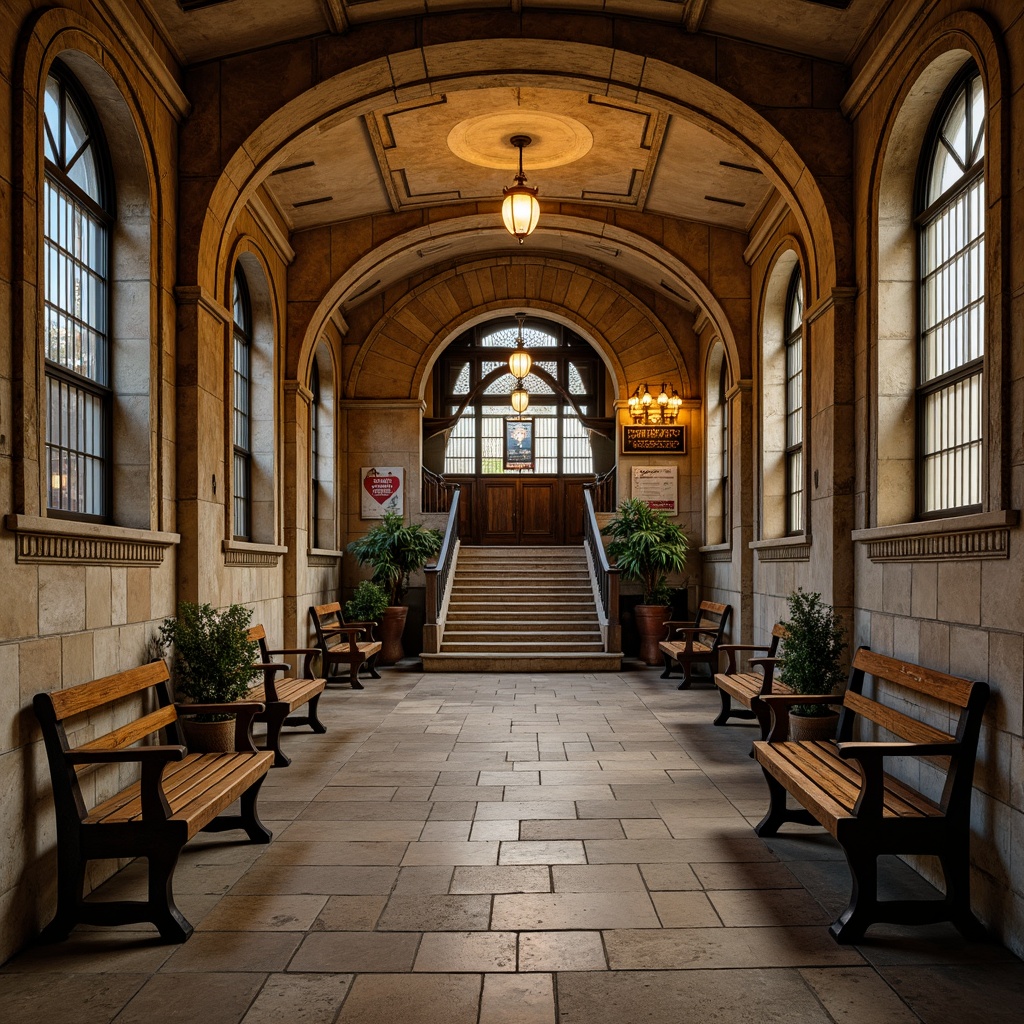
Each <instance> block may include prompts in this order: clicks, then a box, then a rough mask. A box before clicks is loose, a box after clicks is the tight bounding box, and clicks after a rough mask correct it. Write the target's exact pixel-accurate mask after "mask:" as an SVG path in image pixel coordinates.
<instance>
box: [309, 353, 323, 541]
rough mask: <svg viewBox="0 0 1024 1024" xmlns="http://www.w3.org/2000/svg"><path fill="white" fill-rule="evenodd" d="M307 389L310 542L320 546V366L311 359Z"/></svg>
mask: <svg viewBox="0 0 1024 1024" xmlns="http://www.w3.org/2000/svg"><path fill="white" fill-rule="evenodd" d="M309 390H310V392H311V394H312V395H313V398H312V399H311V401H310V403H309V518H310V530H311V536H310V542H311V544H312V546H313V547H315V548H318V547H320V477H319V466H320V417H321V415H322V411H321V409H320V367H319V366H317V364H316V360H315V359H314V360H313V369H312V371H311V372H310V375H309Z"/></svg>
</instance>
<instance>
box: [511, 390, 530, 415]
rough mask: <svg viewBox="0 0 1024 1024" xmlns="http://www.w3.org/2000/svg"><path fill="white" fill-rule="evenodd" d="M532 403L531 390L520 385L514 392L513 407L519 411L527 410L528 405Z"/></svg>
mask: <svg viewBox="0 0 1024 1024" xmlns="http://www.w3.org/2000/svg"><path fill="white" fill-rule="evenodd" d="M529 404H530V392H529V391H527V390H526V388H524V387H523V386H522V382H520V386H519V387H517V388H516V389H515V391H513V392H512V408H513V409H515V411H516V412H518V413H524V412H526V407H527V406H528V405H529Z"/></svg>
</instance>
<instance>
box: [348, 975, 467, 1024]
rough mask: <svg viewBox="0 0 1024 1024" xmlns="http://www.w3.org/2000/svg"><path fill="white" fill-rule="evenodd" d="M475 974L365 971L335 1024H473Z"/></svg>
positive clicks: (357, 979)
mask: <svg viewBox="0 0 1024 1024" xmlns="http://www.w3.org/2000/svg"><path fill="white" fill-rule="evenodd" d="M480 989H481V978H480V975H479V974H411V975H408V976H405V977H398V976H395V975H375V974H365V975H363V976H361V977H359V978H356V980H355V982H354V983H353V985H352V991H351V993H350V994H349V997H348V999H346V1000H345V1005H344V1006H343V1007H342V1010H341V1015H340V1016H339V1017H338V1024H394V1022H396V1021H409V1022H410V1024H411V1022H412V1021H415V1022H416V1024H477V1021H478V1018H479V1007H480Z"/></svg>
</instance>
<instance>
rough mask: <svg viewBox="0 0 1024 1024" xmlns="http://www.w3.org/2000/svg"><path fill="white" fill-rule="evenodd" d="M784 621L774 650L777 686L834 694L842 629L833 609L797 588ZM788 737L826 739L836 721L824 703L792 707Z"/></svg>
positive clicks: (839, 681) (843, 637)
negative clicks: (783, 634)
mask: <svg viewBox="0 0 1024 1024" xmlns="http://www.w3.org/2000/svg"><path fill="white" fill-rule="evenodd" d="M787 600H788V603H789V620H788V621H786V622H783V623H781V625H782V626H784V627H785V629H786V637H785V639H784V640H783V641H782V645H781V647H780V652H781V653H780V655H779V661H778V671H779V674H780V676H781V677H782V681H783V682H784V683H785V684H786V686H787V687H789V689H790V690H791V691H792V692H793V693H795V694H797V695H800V694H808V695H810V694H817V695H823V694H835V693H837V692H838V691H839V689H840V688H841V687H842V685H843V681H844V679H845V678H846V673H845V672H844V671H843V663H842V659H843V652H844V651H845V650H846V630H845V629H844V628H843V625H842V623H841V622H840V621H839V619H838V617H837V616H836V613H835V609H833V608H832V606H831V605H827V604H825V603H824V601H822V599H821V594H818V593H811V594H808V593H806V592H805V591H804V590H803V588H800V589H798V590H796V591H795V592H794V593H792V594H790V595H789V598H788V599H787ZM789 715H790V717H789V738H790V739H792V740H810V739H830V738H831V737H834V736H835V734H836V724H837V721H838V718H839V715H838V712H836V711H835V710H834V709H833V708H832V707H831V706H830V705H828V704H794V705H793V706H792V707H791V708H790V709H789Z"/></svg>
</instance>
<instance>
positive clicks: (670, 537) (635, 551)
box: [601, 498, 690, 605]
mask: <svg viewBox="0 0 1024 1024" xmlns="http://www.w3.org/2000/svg"><path fill="white" fill-rule="evenodd" d="M601 532H602V533H603V534H605V535H606V536H608V537H611V538H613V539H612V542H611V544H609V545H608V554H610V555H611V556H612V557H613V558H614V559H615V561H616V563H617V565H618V567H619V569H620V571H621V572H622V575H623V577H624V578H625V579H627V580H637V581H639V582H640V583H641V584H642V585H643V588H644V598H643V603H644V604H653V605H667V604H668V603H669V588H668V582H667V577H668V574H669V573H679V572H682V571H683V568H684V567H685V565H686V555H687V552H688V551H689V548H690V545H689V543H688V542H687V540H686V534H685V533H684V532H683V529H682V527H681V526H677V525H676V524H675V523H673V522H671V521H670V520H669V517H668V515H667V514H666V513H664V512H656V511H655V510H654V509H652V508H651V507H650V505H648V504H647V502H646V501H642V500H641V499H640V498H628V499H627V500H625V501H623V502H622V504H621V505H619V510H618V513H617V514H616V516H615V518H614V519H613V520H612V521H611V522H610V523H608V525H607V526H606V527H605V528H604V529H603V530H602V531H601Z"/></svg>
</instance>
